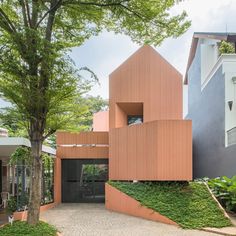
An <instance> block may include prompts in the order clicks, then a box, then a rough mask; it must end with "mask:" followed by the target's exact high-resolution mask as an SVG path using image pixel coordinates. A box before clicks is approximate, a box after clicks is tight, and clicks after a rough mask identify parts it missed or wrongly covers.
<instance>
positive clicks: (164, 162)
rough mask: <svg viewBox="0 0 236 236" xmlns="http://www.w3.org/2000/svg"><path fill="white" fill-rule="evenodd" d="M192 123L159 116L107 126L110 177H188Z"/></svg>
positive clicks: (189, 178) (157, 178)
mask: <svg viewBox="0 0 236 236" xmlns="http://www.w3.org/2000/svg"><path fill="white" fill-rule="evenodd" d="M191 129H192V123H191V121H189V120H166V121H164V120H159V121H152V122H147V123H144V124H139V125H133V126H126V127H122V128H116V129H112V130H110V134H109V139H110V148H109V178H110V179H112V180H191V179H192V130H191Z"/></svg>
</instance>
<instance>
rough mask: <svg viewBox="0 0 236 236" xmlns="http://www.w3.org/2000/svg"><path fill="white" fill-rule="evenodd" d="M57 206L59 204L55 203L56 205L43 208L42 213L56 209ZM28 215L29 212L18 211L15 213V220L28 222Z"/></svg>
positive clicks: (51, 204) (41, 208)
mask: <svg viewBox="0 0 236 236" xmlns="http://www.w3.org/2000/svg"><path fill="white" fill-rule="evenodd" d="M56 205H57V203H55V202H54V203H50V204H47V205H44V206H41V207H40V212H43V211H47V210H49V209H51V208H53V207H55V206H56ZM27 215H28V211H20V212H18V211H16V212H14V213H13V217H14V220H26V219H27Z"/></svg>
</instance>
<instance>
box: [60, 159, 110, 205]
mask: <svg viewBox="0 0 236 236" xmlns="http://www.w3.org/2000/svg"><path fill="white" fill-rule="evenodd" d="M107 180H108V160H107V159H69V160H68V159H67V160H62V202H104V201H105V182H106V181H107Z"/></svg>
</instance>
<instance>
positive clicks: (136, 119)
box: [128, 115, 143, 125]
mask: <svg viewBox="0 0 236 236" xmlns="http://www.w3.org/2000/svg"><path fill="white" fill-rule="evenodd" d="M141 123H143V116H142V115H137V116H128V125H132V124H141Z"/></svg>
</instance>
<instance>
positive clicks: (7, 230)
mask: <svg viewBox="0 0 236 236" xmlns="http://www.w3.org/2000/svg"><path fill="white" fill-rule="evenodd" d="M56 233H57V230H56V229H55V228H54V227H53V226H51V225H49V224H48V223H45V222H42V221H40V222H39V223H38V224H37V225H36V226H31V225H29V224H27V222H25V221H15V222H14V223H13V225H10V224H7V225H5V226H3V227H2V228H0V235H1V236H16V235H17V236H18V235H19V236H26V235H27V236H56Z"/></svg>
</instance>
